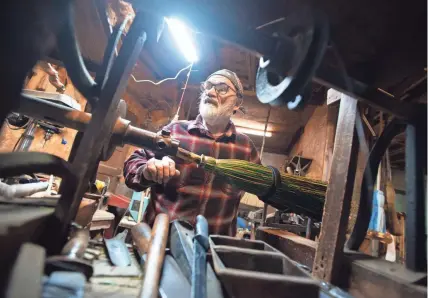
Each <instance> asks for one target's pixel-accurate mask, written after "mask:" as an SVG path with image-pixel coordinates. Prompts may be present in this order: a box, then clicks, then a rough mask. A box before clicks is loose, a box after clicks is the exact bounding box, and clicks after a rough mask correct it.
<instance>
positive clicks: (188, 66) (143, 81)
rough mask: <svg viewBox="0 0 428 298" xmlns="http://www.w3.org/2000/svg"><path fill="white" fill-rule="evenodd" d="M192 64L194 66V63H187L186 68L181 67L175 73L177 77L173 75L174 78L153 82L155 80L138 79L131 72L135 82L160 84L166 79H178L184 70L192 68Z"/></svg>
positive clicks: (167, 79) (168, 79) (169, 79)
mask: <svg viewBox="0 0 428 298" xmlns="http://www.w3.org/2000/svg"><path fill="white" fill-rule="evenodd" d="M192 66H193V63H192V64H189V65H187V66H186V67H184V68H182V69H180V70H179V71H178V72H177V74H176V75H175V77H173V78H166V79H163V80H160V81H159V82H153V81H151V80H137V79H136V78H135V77H134V75H133V74H131V77H132V78H133V79H134V81H135V83H151V84H153V85H156V86H159V85H160V84H162V83H164V82H166V81H173V80H176V79H177V78H178V76H179V75H180V74H181V73H182V72H183V71H185V70H186V69H188V68H190V69H192ZM189 73H190V71H189Z"/></svg>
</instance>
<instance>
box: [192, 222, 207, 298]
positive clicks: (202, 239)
mask: <svg viewBox="0 0 428 298" xmlns="http://www.w3.org/2000/svg"><path fill="white" fill-rule="evenodd" d="M195 230H196V235H195V237H194V238H193V262H192V283H191V285H192V287H191V292H190V297H192V298H205V297H207V251H208V249H209V246H210V245H209V241H208V222H207V219H206V218H205V217H204V216H202V215H198V216H197V217H196V227H195Z"/></svg>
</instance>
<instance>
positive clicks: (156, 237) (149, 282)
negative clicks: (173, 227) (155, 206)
mask: <svg viewBox="0 0 428 298" xmlns="http://www.w3.org/2000/svg"><path fill="white" fill-rule="evenodd" d="M168 231H169V218H168V215H167V214H164V213H161V214H158V215H157V216H156V219H155V223H154V224H153V230H152V236H151V239H152V241H151V243H150V248H149V252H148V255H147V261H146V264H145V268H144V280H143V286H142V289H141V294H140V297H142V298H157V297H158V292H159V280H160V276H161V272H162V265H163V260H164V258H165V248H166V243H167V240H168Z"/></svg>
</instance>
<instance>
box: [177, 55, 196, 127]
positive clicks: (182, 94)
mask: <svg viewBox="0 0 428 298" xmlns="http://www.w3.org/2000/svg"><path fill="white" fill-rule="evenodd" d="M192 66H193V63H192V64H190V68H189V72H188V73H187V78H186V83H184V88H183V93H181V98H180V102H179V103H178V108H177V112H175V116H174V118H173V121H178V113H180V108H181V104H182V103H183V99H184V93H185V92H186V89H187V84H188V83H189V78H190V73H191V72H192Z"/></svg>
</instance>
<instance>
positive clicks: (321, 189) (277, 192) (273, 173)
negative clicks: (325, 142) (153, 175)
mask: <svg viewBox="0 0 428 298" xmlns="http://www.w3.org/2000/svg"><path fill="white" fill-rule="evenodd" d="M178 157H181V158H184V159H186V160H190V161H193V162H196V163H198V164H199V165H200V166H202V167H203V168H204V169H205V170H206V171H209V172H212V173H215V174H216V175H219V176H222V177H224V178H225V179H228V181H229V182H230V183H231V184H233V185H234V186H236V187H237V188H239V189H241V190H243V191H246V192H249V193H252V194H254V195H256V196H258V197H259V198H260V199H261V200H263V201H264V202H265V203H267V204H269V205H272V206H273V207H275V208H277V209H280V210H288V211H289V212H293V213H298V214H304V215H307V216H309V217H311V218H313V219H315V220H321V218H322V213H323V208H324V198H325V192H326V189H327V185H326V183H324V182H321V181H317V180H312V179H309V178H304V177H300V176H294V175H289V174H285V173H280V172H279V171H278V170H277V169H276V168H273V167H265V166H263V165H259V164H254V163H251V162H248V161H245V160H238V159H215V158H212V157H207V156H203V155H201V156H199V155H196V154H194V153H190V152H184V151H181V152H180V153H179V154H178Z"/></svg>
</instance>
